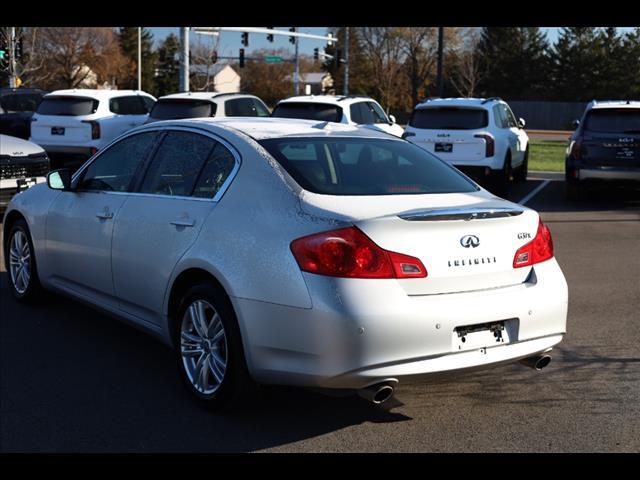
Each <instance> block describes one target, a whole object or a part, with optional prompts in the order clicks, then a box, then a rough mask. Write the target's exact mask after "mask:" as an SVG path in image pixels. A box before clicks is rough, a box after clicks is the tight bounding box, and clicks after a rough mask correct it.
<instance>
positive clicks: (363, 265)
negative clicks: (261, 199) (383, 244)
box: [291, 227, 427, 278]
mask: <svg viewBox="0 0 640 480" xmlns="http://www.w3.org/2000/svg"><path fill="white" fill-rule="evenodd" d="M291 252H292V253H293V256H294V257H295V259H296V261H297V262H298V265H299V266H300V269H301V270H302V271H305V272H310V273H316V274H318V275H327V276H330V277H347V278H424V277H426V276H427V270H426V268H425V267H424V265H423V264H422V262H421V261H420V260H419V259H417V258H415V257H410V256H409V255H403V254H401V253H396V252H390V251H388V250H384V249H383V248H380V247H379V246H378V245H376V244H375V243H374V242H373V240H371V239H370V238H369V237H367V236H366V235H365V234H364V233H362V231H360V230H359V229H358V228H356V227H348V228H340V229H338V230H331V231H329V232H322V233H318V234H315V235H309V236H307V237H302V238H299V239H297V240H294V241H293V242H291Z"/></svg>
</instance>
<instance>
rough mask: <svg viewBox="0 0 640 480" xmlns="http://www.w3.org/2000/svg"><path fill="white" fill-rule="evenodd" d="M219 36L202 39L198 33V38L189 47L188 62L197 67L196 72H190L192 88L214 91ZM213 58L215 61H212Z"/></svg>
mask: <svg viewBox="0 0 640 480" xmlns="http://www.w3.org/2000/svg"><path fill="white" fill-rule="evenodd" d="M219 46H220V36H219V35H217V36H207V40H205V41H203V40H201V39H200V35H198V40H197V41H196V42H195V43H194V44H192V45H191V47H190V48H189V56H190V63H191V65H193V66H194V67H195V68H197V69H198V72H197V74H195V75H194V74H191V77H190V80H189V84H190V87H191V88H192V89H193V90H199V91H207V92H208V91H215V89H216V85H215V75H216V73H217V69H216V68H215V64H216V63H217V55H218V48H219ZM214 60H215V61H214Z"/></svg>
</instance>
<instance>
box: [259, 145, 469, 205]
mask: <svg viewBox="0 0 640 480" xmlns="http://www.w3.org/2000/svg"><path fill="white" fill-rule="evenodd" d="M260 144H261V145H262V146H263V147H264V148H265V149H266V150H267V151H268V152H269V153H270V154H271V155H272V156H273V157H275V159H276V160H277V161H278V162H279V163H280V165H282V167H283V168H284V169H285V170H286V171H287V172H288V173H289V174H290V175H291V176H292V177H293V179H294V180H295V181H296V182H297V183H298V184H299V185H300V186H301V187H302V188H304V189H305V190H308V191H310V192H314V193H321V194H328V195H402V194H422V193H454V192H456V193H457V192H473V191H476V190H477V187H476V186H475V184H474V183H473V182H471V181H470V180H468V179H467V178H466V177H465V176H464V175H462V174H461V173H460V172H459V171H458V170H456V169H455V168H453V167H451V166H449V165H448V164H446V163H445V162H443V161H442V160H440V159H438V158H437V157H435V156H433V155H431V154H430V153H428V152H426V151H424V150H422V149H421V148H419V147H416V146H415V145H413V144H411V143H409V142H405V141H402V140H388V139H375V138H319V137H311V138H309V137H307V138H304V137H302V138H301V137H289V138H275V139H269V140H262V141H261V142H260Z"/></svg>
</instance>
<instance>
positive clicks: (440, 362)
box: [233, 259, 568, 389]
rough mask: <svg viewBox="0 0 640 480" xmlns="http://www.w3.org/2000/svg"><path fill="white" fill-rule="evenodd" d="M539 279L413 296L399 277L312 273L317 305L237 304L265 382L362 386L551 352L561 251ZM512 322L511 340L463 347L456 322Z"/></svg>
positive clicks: (308, 277)
mask: <svg viewBox="0 0 640 480" xmlns="http://www.w3.org/2000/svg"><path fill="white" fill-rule="evenodd" d="M534 272H535V274H534V275H532V280H531V281H529V282H527V283H523V284H519V285H514V286H510V287H504V288H494V289H489V290H482V291H473V292H463V293H453V294H443V295H421V296H409V295H407V294H406V293H405V291H404V290H403V289H402V288H401V286H399V284H398V282H397V281H395V280H379V281H378V280H357V279H335V278H327V277H322V276H318V275H313V274H305V281H306V282H307V286H308V288H309V292H310V294H311V298H312V300H313V307H312V308H310V309H299V308H291V307H286V306H283V305H275V304H268V303H265V302H257V301H252V300H247V299H239V298H234V299H233V303H234V306H235V308H236V312H237V313H238V319H239V323H240V328H241V332H242V337H243V341H244V343H245V353H246V357H247V363H248V366H249V370H250V372H251V374H252V375H253V376H254V378H255V379H256V380H258V381H259V382H263V383H272V384H291V385H302V386H315V387H322V388H348V389H352V388H353V389H358V388H363V387H366V386H368V385H372V384H375V383H378V382H381V381H406V380H415V379H418V380H420V379H424V378H427V377H431V376H434V375H442V374H450V373H454V372H459V371H462V370H467V369H476V368H484V367H487V366H490V365H495V364H500V363H508V362H513V361H516V360H518V359H520V358H524V357H528V356H532V355H535V354H537V353H541V352H544V351H547V350H549V349H550V348H551V347H553V346H554V345H555V344H557V343H558V342H560V341H561V340H562V337H563V335H564V333H565V330H566V318H567V299H568V293H567V285H566V281H565V279H564V276H563V274H562V272H561V271H560V268H559V266H558V264H557V262H556V261H555V259H551V260H548V261H546V262H543V263H541V264H538V265H536V266H535V267H534ZM499 321H505V323H507V322H506V321H508V323H509V326H510V327H509V328H508V329H509V330H510V331H509V339H508V341H507V342H506V343H499V342H497V340H495V339H493V338H487V339H485V338H484V337H483V338H482V340H481V342H486V343H483V344H480V345H476V344H475V343H474V347H473V348H470V347H463V348H461V346H460V343H459V340H458V335H457V334H456V332H455V328H456V327H460V326H467V325H477V324H483V323H489V322H499Z"/></svg>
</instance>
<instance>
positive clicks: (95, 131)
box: [82, 120, 100, 140]
mask: <svg viewBox="0 0 640 480" xmlns="http://www.w3.org/2000/svg"><path fill="white" fill-rule="evenodd" d="M82 123H88V124H89V125H90V126H91V139H92V140H96V139H98V138H100V124H99V123H98V122H96V121H95V120H83V121H82Z"/></svg>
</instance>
